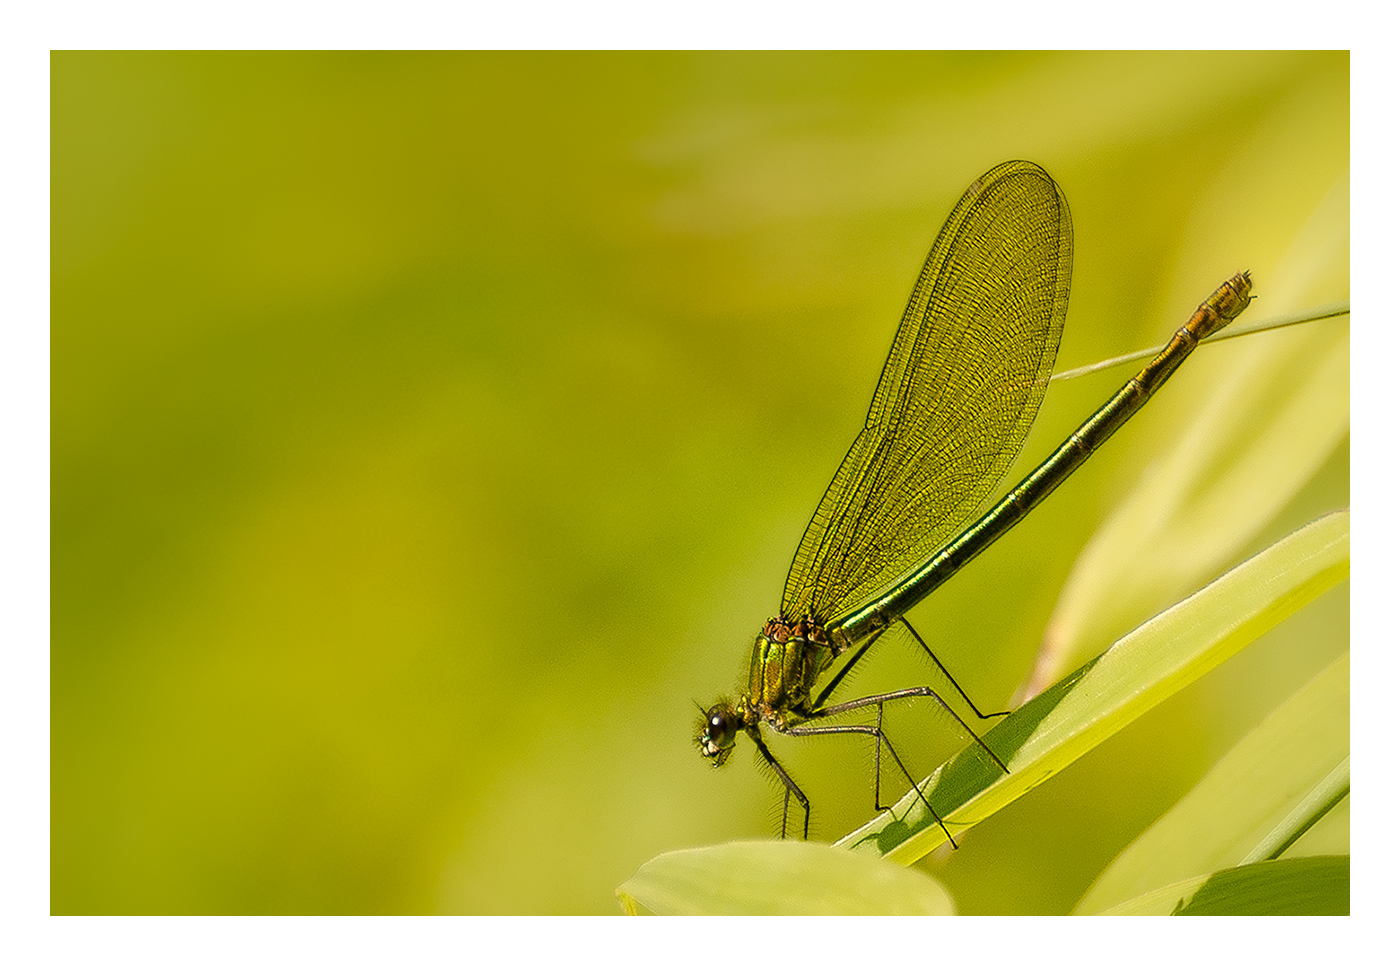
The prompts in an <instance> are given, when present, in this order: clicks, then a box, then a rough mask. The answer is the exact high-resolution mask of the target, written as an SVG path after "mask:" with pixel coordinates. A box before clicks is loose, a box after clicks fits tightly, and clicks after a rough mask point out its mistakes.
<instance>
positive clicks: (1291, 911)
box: [1100, 855, 1351, 916]
mask: <svg viewBox="0 0 1400 966" xmlns="http://www.w3.org/2000/svg"><path fill="white" fill-rule="evenodd" d="M1350 914H1351V857H1350V856H1346V855H1316V856H1309V857H1307V858H1302V859H1278V860H1275V861H1270V862H1256V863H1254V864H1252V865H1242V866H1240V867H1238V868H1234V869H1225V870H1223V871H1221V872H1216V873H1214V874H1212V875H1199V876H1193V877H1192V878H1190V879H1185V880H1182V881H1181V882H1173V883H1172V884H1171V885H1166V886H1162V887H1161V888H1159V889H1154V890H1152V891H1151V892H1149V893H1147V894H1146V895H1142V896H1138V897H1137V898H1136V899H1131V900H1129V901H1128V902H1124V903H1122V904H1120V905H1117V906H1114V907H1113V908H1112V909H1108V910H1106V911H1104V912H1102V913H1100V915H1105V916H1165V915H1174V916H1346V915H1350Z"/></svg>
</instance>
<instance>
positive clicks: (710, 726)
mask: <svg viewBox="0 0 1400 966" xmlns="http://www.w3.org/2000/svg"><path fill="white" fill-rule="evenodd" d="M739 724H740V716H739V712H738V711H736V710H734V706H733V705H732V704H730V703H729V702H727V701H721V702H720V703H719V704H717V705H715V706H714V707H713V708H711V709H710V710H709V711H706V712H705V716H704V718H703V719H701V722H700V754H702V755H704V756H705V757H706V758H713V759H714V760H715V767H716V768H718V767H719V766H720V765H723V764H724V762H725V760H726V759H728V757H729V753H730V752H732V751H733V750H734V738H735V736H736V735H738V733H739Z"/></svg>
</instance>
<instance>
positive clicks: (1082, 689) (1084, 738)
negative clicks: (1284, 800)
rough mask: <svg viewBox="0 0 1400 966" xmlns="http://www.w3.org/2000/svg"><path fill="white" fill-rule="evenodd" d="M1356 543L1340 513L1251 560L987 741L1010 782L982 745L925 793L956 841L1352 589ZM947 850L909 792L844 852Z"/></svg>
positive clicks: (897, 854)
mask: <svg viewBox="0 0 1400 966" xmlns="http://www.w3.org/2000/svg"><path fill="white" fill-rule="evenodd" d="M1349 535H1350V514H1349V512H1346V511H1342V512H1338V513H1331V514H1328V515H1326V516H1324V517H1322V518H1320V519H1318V520H1316V521H1314V522H1313V523H1311V524H1309V525H1308V526H1306V527H1304V528H1302V529H1301V530H1298V531H1296V532H1295V533H1292V534H1290V535H1289V536H1288V537H1286V538H1284V539H1283V540H1280V541H1279V542H1278V543H1276V544H1274V545H1273V546H1271V547H1269V548H1268V549H1266V550H1264V551H1263V552H1261V553H1259V554H1257V555H1256V556H1254V557H1252V558H1250V559H1249V560H1247V561H1245V562H1244V563H1243V564H1241V565H1240V566H1238V567H1236V568H1235V569H1234V570H1232V571H1230V572H1229V573H1227V574H1225V575H1224V576H1223V577H1221V578H1220V579H1219V580H1216V581H1214V582H1213V583H1211V584H1210V585H1209V586H1207V587H1205V588H1203V589H1202V590H1201V591H1199V592H1198V593H1196V594H1193V595H1192V596H1191V597H1189V598H1187V599H1186V600H1184V601H1182V602H1181V603H1180V604H1178V605H1176V606H1175V607H1172V608H1171V609H1170V610H1167V611H1165V612H1163V613H1162V614H1160V615H1158V616H1157V617H1155V618H1153V619H1152V620H1150V621H1148V622H1147V623H1146V624H1144V625H1142V626H1141V627H1139V628H1138V629H1137V630H1135V631H1133V632H1132V633H1131V634H1129V635H1127V636H1126V637H1124V638H1123V639H1122V640H1120V641H1118V642H1117V643H1116V644H1114V645H1113V647H1111V648H1109V649H1108V650H1107V651H1106V652H1105V653H1104V654H1103V655H1101V656H1100V657H1099V658H1096V659H1095V660H1094V661H1091V662H1090V663H1089V664H1087V665H1085V666H1084V667H1083V668H1081V669H1080V670H1079V671H1076V672H1075V673H1074V674H1072V675H1070V676H1069V677H1068V678H1066V679H1065V680H1063V681H1061V682H1059V683H1058V684H1056V685H1055V686H1054V687H1053V688H1051V689H1050V690H1048V691H1046V692H1044V693H1043V694H1041V695H1039V696H1038V697H1037V698H1036V699H1034V700H1033V701H1031V702H1030V703H1029V704H1027V705H1025V706H1023V707H1021V708H1019V709H1017V711H1015V712H1014V713H1013V714H1011V715H1009V716H1008V717H1007V718H1005V719H1004V720H1003V721H1002V722H1001V723H1000V724H999V725H997V726H996V727H995V728H993V729H992V730H991V731H989V732H987V734H986V735H985V736H984V737H985V740H986V742H987V744H988V745H989V746H990V747H991V748H992V749H993V750H994V751H996V752H997V754H998V755H999V756H1000V757H1001V758H1002V760H1003V761H1004V762H1006V764H1007V765H1008V766H1009V768H1010V774H1009V775H1003V774H1002V773H1001V772H999V771H998V770H996V769H995V767H994V766H993V765H991V764H990V763H989V762H988V761H987V760H986V758H985V755H984V753H983V752H981V750H980V749H979V748H977V747H976V746H973V747H971V748H969V749H968V750H966V751H964V752H963V753H962V754H959V755H958V756H956V757H955V758H953V759H952V760H951V761H949V762H947V763H946V764H944V765H943V766H941V767H940V768H939V769H938V770H937V771H935V772H934V773H933V775H931V776H929V778H928V779H927V780H925V782H923V783H922V788H923V791H924V795H925V796H926V797H927V799H928V801H929V803H930V804H931V805H932V807H933V808H934V810H936V811H937V812H938V814H939V815H941V816H942V817H943V819H944V823H945V824H946V825H947V826H948V827H949V829H951V830H953V831H954V832H955V833H956V832H958V831H961V830H963V829H966V828H969V827H971V826H972V825H975V824H976V823H977V822H980V821H982V820H983V819H984V818H986V817H988V816H989V815H991V814H993V813H994V812H996V811H998V810H999V809H1001V808H1002V807H1004V806H1006V805H1007V804H1009V803H1010V802H1012V801H1014V800H1015V799H1017V798H1019V797H1020V796H1021V795H1024V794H1025V793H1026V792H1028V791H1029V790H1030V789H1032V788H1034V787H1035V786H1036V785H1038V784H1040V783H1041V782H1043V781H1045V780H1046V779H1048V778H1050V777H1051V776H1052V775H1054V774H1055V773H1056V772H1058V771H1060V770H1061V769H1063V768H1065V767H1066V766H1067V765H1069V764H1070V763H1071V762H1072V761H1074V760H1075V759H1077V758H1078V757H1080V756H1081V755H1083V754H1084V753H1086V752H1087V751H1089V750H1090V749H1091V748H1093V747H1095V746H1096V745H1098V744H1099V743H1100V742H1102V741H1104V740H1105V739H1106V738H1108V737H1109V736H1110V735H1112V734H1114V733H1115V732H1117V731H1118V730H1119V729H1121V728H1122V727H1123V726H1125V725H1126V724H1127V723H1128V722H1130V721H1132V720H1134V719H1135V718H1137V717H1138V716H1140V715H1141V714H1143V713H1144V712H1145V711H1147V710H1148V709H1149V708H1152V707H1154V706H1155V705H1157V704H1159V703H1160V702H1162V701H1163V700H1165V699H1166V698H1167V697H1169V696H1170V695H1172V694H1174V693H1176V692H1177V691H1179V690H1180V689H1181V688H1183V687H1185V686H1186V685H1187V684H1189V683H1191V682H1192V681H1194V680H1196V679H1197V678H1199V677H1201V676H1202V675H1203V674H1205V673H1206V672H1208V671H1210V670H1211V669H1212V668H1214V667H1216V666H1217V665H1219V664H1220V663H1221V662H1222V661H1224V660H1225V659H1226V658H1228V657H1230V656H1231V655H1233V654H1235V653H1236V652H1238V651H1239V650H1240V649H1241V648H1243V647H1244V646H1245V645H1247V644H1248V643H1249V642H1251V641H1253V640H1254V639H1255V638H1257V637H1258V636H1259V635H1260V634H1262V633H1263V632H1264V631H1266V630H1268V629H1269V628H1271V627H1273V626H1274V625H1276V624H1277V623H1278V622H1279V621H1281V620H1283V619H1284V618H1285V617H1287V616H1288V615H1289V614H1292V613H1294V612H1295V611H1297V610H1298V609H1299V608H1301V607H1303V606H1304V605H1306V604H1307V603H1308V602H1310V601H1312V600H1313V599H1315V598H1316V597H1317V596H1318V595H1320V594H1321V593H1322V592H1323V591H1325V590H1327V589H1329V588H1331V587H1333V586H1335V585H1336V584H1338V583H1340V582H1341V581H1342V580H1344V579H1346V577H1347V575H1348V574H1349V572H1350V549H1349V547H1350V541H1349ZM943 841H945V836H944V834H943V831H942V829H940V828H939V826H938V825H937V823H936V822H935V821H934V820H933V817H932V816H931V815H929V814H928V811H927V809H925V808H924V806H923V804H922V803H921V802H920V801H919V798H918V797H917V795H916V794H915V793H914V792H913V791H911V792H910V793H909V794H908V795H906V796H905V797H904V798H903V799H901V800H900V801H899V802H898V803H897V804H896V805H895V806H894V808H893V809H892V810H890V811H888V812H885V813H882V814H881V815H880V816H879V817H878V818H876V819H875V820H874V821H872V822H870V823H869V824H867V825H865V826H863V827H862V828H860V829H858V830H856V831H855V832H852V833H851V834H849V835H847V836H846V837H845V838H843V839H842V840H841V841H840V842H838V843H837V846H839V847H845V848H850V849H853V850H856V851H870V852H874V853H876V854H879V855H884V856H886V857H889V858H894V859H897V860H899V861H901V862H914V861H916V860H917V859H919V858H921V857H922V856H924V855H926V854H927V853H928V852H930V851H931V850H933V849H934V848H936V847H937V846H939V845H940V844H942V842H943Z"/></svg>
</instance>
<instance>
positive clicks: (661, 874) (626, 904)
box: [617, 841, 954, 916]
mask: <svg viewBox="0 0 1400 966" xmlns="http://www.w3.org/2000/svg"><path fill="white" fill-rule="evenodd" d="M617 896H618V900H619V901H620V902H621V903H622V908H623V909H624V910H625V911H627V912H630V913H633V914H636V913H637V912H639V911H640V909H639V907H643V908H645V909H646V910H648V911H650V912H654V913H657V914H660V915H712V916H721V915H726V916H739V915H771V916H808V915H810V916H838V915H840V916H947V915H952V914H953V912H954V909H953V900H952V897H950V896H949V895H948V893H947V891H946V890H944V888H943V886H942V885H940V884H939V883H938V881H937V880H935V879H934V878H933V877H931V876H929V875H927V874H925V873H923V872H920V871H918V870H916V869H907V868H905V867H904V866H902V865H898V864H896V863H894V862H888V861H886V860H884V859H880V858H877V857H875V856H871V855H858V854H856V853H853V852H846V851H842V850H839V849H832V848H830V847H828V846H825V845H818V844H816V843H814V842H792V841H788V842H774V841H763V842H729V843H727V844H725V845H714V846H710V847H708V848H702V849H686V850H684V851H680V852H667V853H665V854H663V855H658V856H657V857H656V858H654V859H652V860H650V861H649V862H647V863H645V864H644V865H643V866H642V867H641V868H640V869H638V870H637V872H636V874H635V875H633V876H632V878H630V879H628V880H627V881H626V882H624V883H623V884H622V885H620V886H618V887H617Z"/></svg>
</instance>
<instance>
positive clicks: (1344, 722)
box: [1075, 654, 1351, 913]
mask: <svg viewBox="0 0 1400 966" xmlns="http://www.w3.org/2000/svg"><path fill="white" fill-rule="evenodd" d="M1350 674H1351V660H1350V654H1344V655H1342V656H1341V657H1339V658H1338V659H1337V660H1336V661H1334V662H1333V663H1332V664H1331V665H1329V666H1328V667H1327V668H1326V669H1324V670H1323V671H1322V672H1321V673H1320V674H1318V675H1317V677H1315V678H1314V679H1313V680H1312V681H1310V682H1308V684H1306V685H1304V686H1303V687H1302V688H1301V689H1300V690H1299V691H1298V692H1297V693H1296V694H1294V695H1293V696H1292V697H1290V698H1289V699H1288V700H1287V701H1285V702H1284V703H1283V704H1281V705H1280V706H1279V707H1278V708H1276V709H1275V710H1274V711H1273V712H1272V713H1271V714H1270V715H1269V716H1268V717H1267V718H1265V719H1264V721H1263V722H1261V723H1260V724H1259V726H1258V727H1257V728H1255V729H1254V730H1253V731H1251V732H1250V733H1249V734H1247V735H1246V736H1245V737H1244V738H1242V739H1241V740H1240V742H1239V743H1238V744H1236V745H1235V747H1234V748H1232V749H1230V751H1229V752H1228V753H1227V754H1226V755H1225V756H1224V757H1223V758H1221V759H1220V761H1219V762H1218V763H1217V764H1216V765H1215V767H1214V768H1212V769H1211V771H1210V773H1209V774H1207V775H1206V776H1205V777H1204V778H1202V779H1201V781H1200V782H1199V783H1198V784H1197V785H1196V787H1195V788H1193V789H1191V791H1190V792H1188V793H1187V794H1186V795H1185V796H1184V797H1183V798H1182V799H1181V801H1179V802H1177V803H1176V805H1174V806H1172V808H1171V809H1170V810H1168V811H1167V813H1166V814H1165V815H1163V816H1162V817H1161V818H1160V819H1158V820H1157V822H1156V823H1154V824H1153V825H1152V827H1151V828H1149V829H1147V830H1146V831H1145V832H1143V833H1142V835H1140V836H1138V838H1137V839H1136V840H1135V841H1134V842H1133V843H1132V844H1131V845H1129V846H1128V847H1127V848H1126V849H1124V850H1123V851H1122V852H1121V853H1120V854H1119V855H1118V857H1117V858H1116V859H1114V860H1113V862H1112V863H1110V864H1109V866H1108V867H1107V868H1106V869H1105V870H1104V871H1103V872H1102V873H1101V874H1100V875H1099V877H1098V879H1097V880H1096V881H1095V882H1094V884H1093V885H1092V886H1091V887H1090V888H1089V890H1088V891H1087V892H1086V893H1085V894H1084V898H1083V899H1081V900H1080V902H1079V905H1078V907H1077V908H1076V909H1075V911H1076V912H1078V913H1094V912H1099V911H1101V910H1103V909H1107V908H1108V907H1110V906H1113V905H1116V904H1118V903H1121V902H1125V901H1127V900H1128V899H1131V898H1132V897H1134V896H1138V895H1142V894H1144V893H1147V892H1149V891H1151V890H1153V889H1155V888H1157V887H1159V886H1162V885H1164V884H1166V883H1170V882H1174V881H1177V880H1180V879H1186V878H1188V877H1190V876H1193V875H1204V874H1208V873H1210V872H1213V871H1215V870H1217V869H1224V868H1229V867H1230V866H1234V865H1240V864H1245V863H1250V862H1256V861H1261V860H1264V859H1268V858H1272V857H1274V855H1275V853H1277V851H1278V850H1279V849H1280V848H1282V847H1284V846H1286V845H1287V844H1289V843H1290V842H1291V841H1293V840H1294V839H1296V838H1297V837H1298V836H1299V835H1301V833H1302V832H1303V831H1306V829H1307V827H1309V826H1311V825H1312V823H1313V822H1314V821H1316V820H1317V818H1318V817H1320V816H1321V815H1322V814H1325V813H1326V812H1327V811H1330V809H1331V807H1332V806H1333V805H1335V804H1336V801H1337V800H1338V797H1339V796H1340V795H1341V794H1345V791H1346V789H1347V787H1348V786H1349V775H1350V770H1349V762H1350V748H1351V733H1350V717H1351V686H1350Z"/></svg>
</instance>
